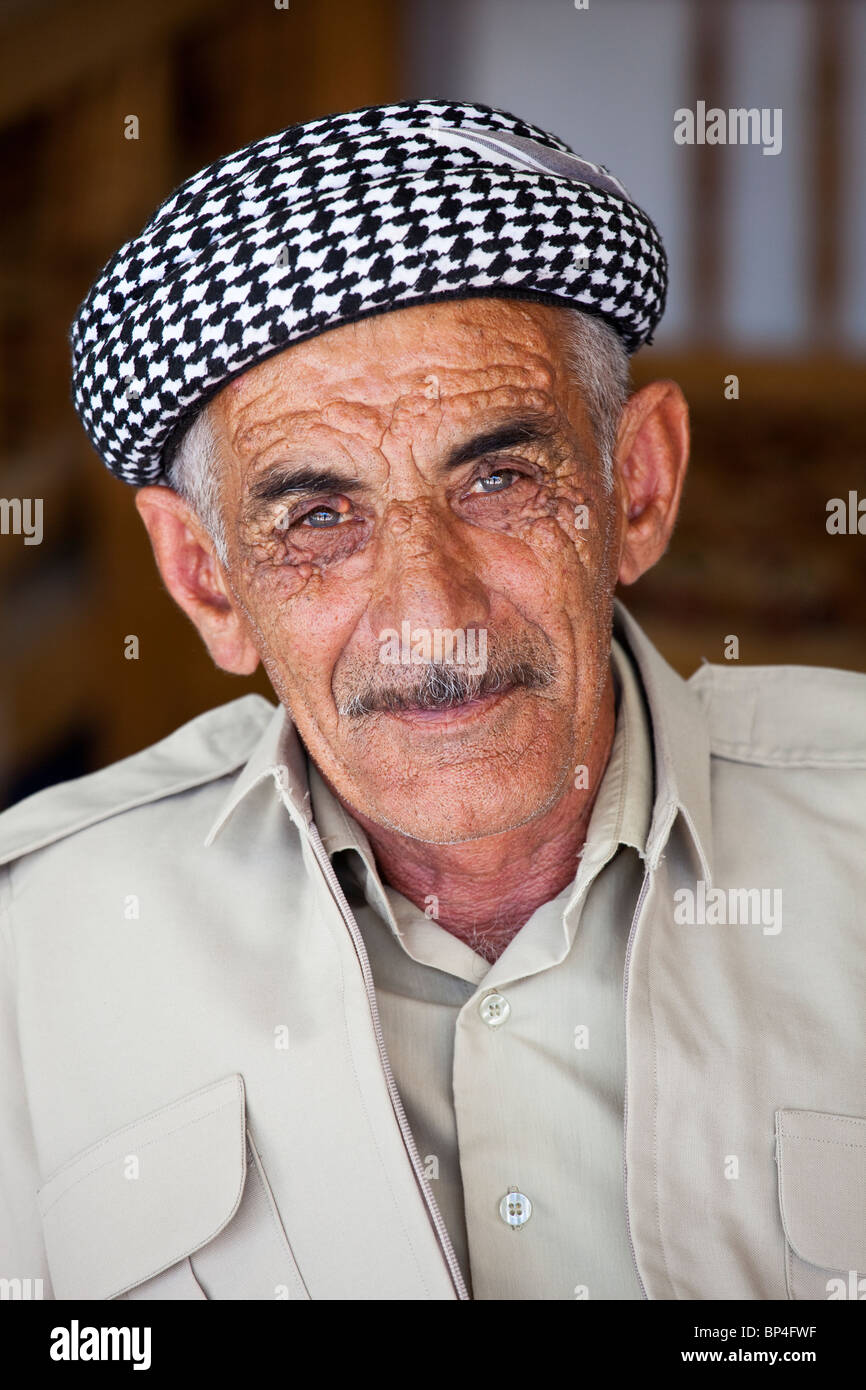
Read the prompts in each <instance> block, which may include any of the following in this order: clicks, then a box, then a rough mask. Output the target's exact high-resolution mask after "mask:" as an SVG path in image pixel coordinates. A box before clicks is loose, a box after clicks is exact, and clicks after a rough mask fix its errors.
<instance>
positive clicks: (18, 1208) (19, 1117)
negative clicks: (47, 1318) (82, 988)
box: [0, 865, 54, 1300]
mask: <svg viewBox="0 0 866 1390" xmlns="http://www.w3.org/2000/svg"><path fill="white" fill-rule="evenodd" d="M10 879H11V867H10V866H9V865H5V866H3V867H0V1300H2V1299H25V1298H34V1299H38V1298H45V1299H50V1298H53V1297H54V1294H53V1292H52V1289H51V1279H50V1275H49V1272H48V1262H47V1260H46V1257H45V1247H44V1244H43V1240H42V1221H41V1218H40V1214H39V1205H38V1202H37V1197H36V1194H37V1191H38V1188H39V1186H40V1176H39V1168H38V1165H37V1162H36V1146H35V1143H34V1139H33V1131H32V1125H31V1120H30V1109H29V1105H28V1101H27V1088H26V1085H25V1081H24V1068H23V1065H22V1058H21V1045H20V1039H19V1035H18V1017H17V1006H16V997H17V994H16V966H15V944H14V937H13V933H12V921H11V898H12V893H11V883H10Z"/></svg>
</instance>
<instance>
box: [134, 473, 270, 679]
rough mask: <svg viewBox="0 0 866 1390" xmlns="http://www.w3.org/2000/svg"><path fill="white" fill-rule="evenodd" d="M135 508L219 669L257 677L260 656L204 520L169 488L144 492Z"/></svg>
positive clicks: (178, 600) (162, 568) (162, 567)
mask: <svg viewBox="0 0 866 1390" xmlns="http://www.w3.org/2000/svg"><path fill="white" fill-rule="evenodd" d="M135 505H136V507H137V509H138V513H139V515H140V516H141V519H142V521H143V522H144V525H145V527H146V528H147V533H148V535H149V537H150V543H151V546H152V547H153V554H154V558H155V559H156V563H157V566H158V568H159V572H160V574H161V575H162V579H163V582H164V584H165V586H166V588H167V589H168V591H169V593H170V594H171V596H172V598H173V599H174V601H175V603H176V604H177V605H178V607H180V608H181V609H182V610H183V612H184V613H186V615H187V617H188V618H189V619H190V620H191V621H192V622H193V623H194V624H195V626H196V628H197V629H198V631H199V634H200V635H201V638H202V640H203V642H204V643H205V646H206V647H207V649H208V651H209V652H210V654H211V656H212V657H213V659H214V661H215V662H216V664H217V666H220V667H221V668H222V669H223V670H224V671H230V672H231V673H232V674H233V675H239V676H248V675H252V673H253V672H254V671H255V670H256V668H257V666H258V664H259V654H258V651H257V650H256V647H255V645H254V643H253V641H252V639H251V636H250V633H249V629H248V625H247V622H246V619H245V617H244V615H243V613H242V612H241V611H240V609H239V608H238V607H237V604H236V602H235V600H234V597H233V596H232V593H231V590H230V588H229V586H228V584H227V583H226V579H225V575H224V574H223V570H222V566H221V565H220V563H219V560H218V559H217V556H216V553H215V550H214V546H213V542H212V540H211V538H210V537H209V536H208V534H207V532H206V530H205V528H204V527H203V525H202V523H201V522H200V520H199V518H198V517H197V516H196V515H195V513H194V512H193V511H192V509H191V508H190V507H189V505H188V503H187V502H185V501H184V499H183V498H182V497H180V496H179V494H178V493H176V492H174V491H173V490H172V489H171V488H168V487H159V486H154V487H143V488H140V489H139V491H138V492H137V493H136V497H135Z"/></svg>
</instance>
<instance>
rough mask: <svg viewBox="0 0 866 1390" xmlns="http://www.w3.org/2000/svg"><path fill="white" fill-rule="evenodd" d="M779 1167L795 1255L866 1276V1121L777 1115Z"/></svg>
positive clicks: (789, 1238) (789, 1113)
mask: <svg viewBox="0 0 866 1390" xmlns="http://www.w3.org/2000/svg"><path fill="white" fill-rule="evenodd" d="M776 1162H777V1164H778V1168H779V1205H780V1207H781V1211H782V1224H783V1226H784V1228H785V1236H786V1239H787V1241H788V1244H789V1245H790V1246H791V1249H792V1250H793V1251H794V1253H795V1254H796V1255H799V1257H800V1259H801V1260H806V1261H807V1262H808V1263H809V1264H813V1265H819V1266H821V1267H822V1268H824V1269H836V1270H856V1271H858V1272H863V1271H866V1120H861V1119H857V1118H855V1117H854V1116H851V1115H828V1114H822V1113H821V1112H820V1111H818V1110H777V1111H776Z"/></svg>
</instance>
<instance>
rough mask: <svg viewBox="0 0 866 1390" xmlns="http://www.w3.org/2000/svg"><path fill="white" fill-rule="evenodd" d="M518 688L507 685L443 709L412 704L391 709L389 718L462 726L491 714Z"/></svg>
mask: <svg viewBox="0 0 866 1390" xmlns="http://www.w3.org/2000/svg"><path fill="white" fill-rule="evenodd" d="M516 689H517V687H516V686H514V685H507V686H505V687H504V688H503V689H502V690H497V691H495V692H494V693H492V694H490V695H478V696H476V697H475V698H474V699H471V700H464V701H462V702H461V703H460V704H453V705H445V706H443V707H442V708H441V709H426V708H422V707H421V706H414V707H413V706H410V707H409V708H408V709H401V710H394V711H389V712H388V714H387V718H389V719H397V720H399V721H400V723H402V724H409V725H413V726H417V727H420V728H428V729H437V730H439V731H442V730H445V729H448V728H451V727H454V728H462V727H465V726H466V725H467V724H472V723H474V722H476V721H478V720H480V719H483V718H484V717H485V716H486V715H488V714H490V713H491V712H492V711H493V710H494V709H495V708H496V706H497V705H500V704H501V703H502V702H503V700H507V699H508V697H509V695H512V694H513V693H514V691H515V690H516Z"/></svg>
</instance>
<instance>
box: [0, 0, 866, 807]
mask: <svg viewBox="0 0 866 1390" xmlns="http://www.w3.org/2000/svg"><path fill="white" fill-rule="evenodd" d="M427 96H444V97H450V98H457V99H464V100H465V99H470V100H475V101H481V102H486V103H489V104H490V105H493V106H500V107H504V108H505V109H508V110H513V111H514V112H516V113H517V114H519V115H521V116H523V117H525V118H526V119H528V120H530V121H534V122H537V123H538V124H540V125H542V126H546V127H547V128H548V129H550V130H552V131H554V132H555V133H556V134H558V135H560V136H562V137H563V138H564V139H565V140H567V141H568V142H569V144H571V145H572V146H573V147H574V148H575V149H576V150H577V152H578V153H580V154H582V155H584V156H586V157H587V158H589V159H591V160H593V161H595V162H601V163H604V164H606V165H608V166H609V167H610V168H611V169H612V171H613V172H614V173H615V174H616V175H617V177H619V178H620V179H621V180H622V181H623V182H624V183H625V185H626V187H627V188H628V189H629V190H630V192H631V193H632V195H633V196H634V197H635V198H636V200H637V201H638V202H639V203H641V204H642V205H643V206H645V207H646V208H647V210H648V211H649V212H650V214H651V215H652V217H653V218H654V220H655V221H656V223H657V225H658V226H659V228H660V230H661V232H662V235H663V237H664V239H665V243H666V246H667V249H668V254H669V258H670V262H671V291H670V299H669V305H668V311H667V316H666V319H665V320H664V322H663V324H662V327H661V329H660V330H659V333H658V335H657V338H656V341H655V343H654V344H653V346H652V347H651V348H647V349H644V350H643V351H642V352H640V353H639V354H638V356H637V357H636V359H634V379H635V383H636V384H642V383H643V382H645V381H648V380H650V379H651V378H653V377H657V376H670V377H674V378H675V379H676V380H677V381H679V382H680V384H681V385H682V387H683V389H684V391H685V393H686V395H687V397H688V399H689V401H690V404H691V409H692V429H693V453H692V464H691V470H690V477H689V481H688V483H687V487H686V493H685V499H684V504H683V509H682V514H681V520H680V523H679V526H678V528H677V531H676V534H675V536H674V539H673V542H672V544H671V547H670V550H669V552H668V554H667V556H666V557H665V559H664V560H663V561H662V562H661V564H660V565H659V566H658V567H657V568H656V569H655V570H654V571H652V572H651V573H650V574H649V575H648V576H646V577H645V578H644V579H643V580H641V581H640V583H639V584H637V585H636V586H634V588H632V589H629V590H628V591H626V592H624V594H623V598H624V599H625V601H626V602H627V603H628V605H629V607H630V608H631V610H632V612H633V613H634V614H635V616H636V617H637V618H638V620H639V621H640V622H641V623H642V624H643V625H644V627H645V628H646V630H647V631H648V633H649V635H650V636H651V637H652V638H653V640H654V641H655V642H656V643H657V645H658V646H659V647H660V649H661V651H662V652H663V653H664V655H665V656H666V657H667V658H668V660H669V661H670V662H671V663H672V665H674V666H675V667H676V668H677V669H678V670H679V671H680V672H681V673H682V674H683V675H688V674H690V673H691V672H692V671H693V670H694V669H695V667H696V666H698V665H699V664H700V662H701V661H702V660H709V661H714V662H721V661H723V660H724V648H725V640H726V638H727V637H728V636H729V635H732V634H733V635H736V636H738V638H739V643H740V648H739V659H740V661H741V662H744V663H749V664H752V663H777V662H785V663H796V664H819V665H827V666H836V667H844V668H848V669H853V670H858V671H866V628H864V615H866V604H864V598H863V592H864V579H866V536H861V535H857V534H853V535H849V534H846V535H831V534H828V532H827V529H826V521H827V503H828V501H829V500H830V499H831V498H835V497H841V498H843V499H846V500H847V498H848V494H849V492H850V491H855V492H856V493H857V495H858V497H859V498H866V467H864V439H866V3H863V0H713V3H707V0H589V3H588V4H587V5H586V7H585V8H578V6H577V5H576V4H575V3H574V0H288V2H287V4H286V5H285V6H284V5H282V4H281V3H280V0H277V3H276V4H275V3H273V0H148V3H147V4H145V5H138V4H129V5H118V4H117V3H116V0H27V2H26V3H24V2H22V0H17V2H16V0H5V3H2V4H0V179H2V189H0V197H2V208H3V214H2V228H0V498H5V499H10V498H42V499H43V501H44V537H43V540H42V543H41V544H39V545H30V546H27V545H24V543H23V537H22V536H20V535H14V534H7V535H0V598H2V606H0V651H2V663H3V681H2V693H0V804H8V803H11V802H13V801H15V800H17V799H19V798H20V797H22V796H24V795H26V794H28V793H29V792H32V791H34V790H37V789H38V788H39V787H41V786H44V785H48V784H51V783H53V782H55V781H59V780H62V779H65V778H68V777H74V776H78V775H80V774H82V773H84V772H88V771H91V770H93V769H95V768H97V767H100V766H102V765H104V764H105V763H108V762H110V761H112V760H114V759H116V758H120V757H123V756H125V755H127V754H129V753H131V752H134V751H135V750H137V749H139V748H142V747H144V746H145V745H146V744H148V743H150V742H152V741H154V740H155V739H158V738H160V737H162V736H164V735H166V734H168V733H169V732H170V731H171V730H172V729H174V728H176V727H177V725H178V724H180V723H182V722H183V721H185V720H186V719H189V718H192V717H193V716H194V715H196V714H198V713H200V712H201V711H202V710H205V709H207V708H210V707H211V706H213V705H216V704H220V703H223V702H225V701H227V700H230V699H233V698H235V697H237V696H238V695H240V694H243V693H245V692H246V691H247V690H251V689H257V690H260V691H261V692H262V693H266V694H268V695H269V696H270V697H271V698H273V697H272V694H271V691H270V688H269V687H268V685H267V682H266V681H265V680H264V679H262V678H261V677H258V678H254V679H252V680H245V679H241V678H238V677H231V676H228V675H225V674H223V673H222V672H219V671H217V670H215V668H214V667H213V666H212V664H211V662H210V659H209V658H208V656H207V654H206V653H205V651H204V648H203V647H202V646H201V644H200V642H199V639H198V637H197V635H196V633H195V631H194V630H193V628H192V627H191V626H190V625H189V624H188V623H187V621H186V619H185V618H183V617H182V615H181V614H180V613H179V612H178V611H177V610H176V609H175V607H174V605H173V604H172V602H171V601H170V600H169V598H168V596H167V595H166V593H165V591H164V590H163V588H162V585H161V581H160V580H159V578H158V576H157V573H156V570H155V567H154V564H153V561H152V558H151V554H150V550H149V545H148V542H147V538H146V534H145V532H144V528H143V527H142V525H141V523H140V521H139V519H138V516H137V514H136V512H135V510H134V507H133V492H132V490H131V489H129V488H127V487H126V486H125V485H124V484H122V483H119V482H117V481H116V480H115V479H114V478H112V477H111V476H110V475H109V474H108V473H107V472H106V471H105V470H104V468H103V467H102V466H101V464H100V463H99V461H98V460H97V458H96V456H95V455H94V454H93V452H92V451H91V449H90V446H89V445H88V443H87V441H86V439H85V436H84V433H83V431H82V430H81V427H80V426H79V424H78V422H77V419H76V417H75V415H74V413H73V410H72V407H71V405H70V402H69V359H68V346H67V332H68V327H69V322H70V320H71V318H72V316H73V314H74V312H75V309H76V307H77V305H78V303H79V302H80V300H81V299H82V298H83V296H84V294H85V293H86V291H87V289H88V287H89V285H90V284H91V282H92V280H93V279H94V278H95V276H96V274H97V272H98V271H99V269H100V268H101V266H102V265H103V263H104V262H105V260H106V259H107V258H108V257H109V255H111V253H112V252H113V251H114V250H115V249H116V248H117V247H118V246H119V245H120V243H121V242H123V241H124V240H126V239H127V238H128V237H129V236H131V235H133V234H135V233H136V232H137V231H138V230H139V229H140V227H141V226H142V224H143V223H144V222H145V221H146V219H147V218H148V216H149V215H150V213H151V212H152V211H153V209H154V208H155V206H156V205H157V204H158V203H159V202H160V201H161V200H162V199H163V198H164V197H165V196H166V195H167V194H168V193H169V192H170V191H171V189H172V188H173V187H174V186H175V185H176V184H177V183H179V182H180V181H181V180H182V179H184V178H186V177H187V176H188V175H189V174H191V173H193V172H194V171H195V170H196V169H198V168H200V167H201V166H202V165H204V164H206V163H208V162H209V161H211V160H212V159H215V158H216V157H217V156H219V155H221V154H224V153H226V152H228V151H230V150H233V149H235V148H237V147H239V146H241V145H243V144H245V143H246V142H247V141H249V140H253V139H256V138H258V137H259V136H262V135H265V134H268V133H270V132H272V131H274V130H277V129H280V128H281V127H283V126H286V125H289V124H291V123H293V122H295V121H303V120H307V119H309V118H311V117H314V116H319V115H324V114H326V113H328V112H331V111H337V110H349V109H351V108H353V107H356V106H362V105H367V104H371V103H376V102H384V101H392V100H399V99H402V98H406V97H427ZM699 100H700V101H704V102H705V103H706V105H707V107H711V106H717V107H721V108H723V109H725V110H727V109H728V108H730V107H752V106H754V107H758V108H770V109H773V108H776V107H781V108H782V111H783V126H782V131H783V144H782V150H781V152H780V153H779V154H777V155H771V156H768V155H764V154H763V153H762V150H761V147H760V146H749V145H745V146H738V145H716V146H710V145H697V144H695V145H677V144H676V143H675V141H674V138H673V134H674V111H675V110H677V109H678V108H682V107H690V108H692V109H694V108H695V105H696V103H697V102H698V101H699ZM130 115H134V116H137V118H138V139H135V140H132V139H127V138H125V131H126V130H128V129H129V123H128V122H127V119H126V118H127V117H128V116H130ZM732 375H733V376H736V378H737V382H738V398H736V399H732V398H727V397H726V378H729V377H730V376H732ZM727 391H728V396H731V394H732V387H731V385H730V384H728V387H727ZM864 529H866V520H864ZM131 635H135V636H137V637H138V639H139V657H138V659H137V660H128V659H126V657H125V650H126V649H127V645H128V644H127V642H126V639H127V638H128V637H129V636H131Z"/></svg>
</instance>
